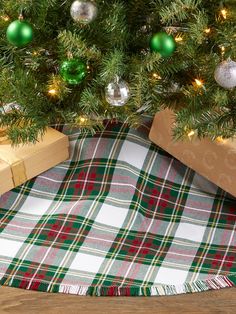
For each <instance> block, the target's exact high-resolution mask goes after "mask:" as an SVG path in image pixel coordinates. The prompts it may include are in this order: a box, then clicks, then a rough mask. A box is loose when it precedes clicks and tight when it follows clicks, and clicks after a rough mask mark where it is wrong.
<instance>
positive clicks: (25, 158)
mask: <svg viewBox="0 0 236 314" xmlns="http://www.w3.org/2000/svg"><path fill="white" fill-rule="evenodd" d="M68 158H69V140H68V137H67V136H66V135H64V134H62V133H60V132H58V131H56V130H54V129H52V128H48V129H47V131H46V133H45V134H44V136H43V137H42V138H40V139H39V140H38V142H37V143H36V144H27V145H19V146H16V147H12V146H11V143H9V141H6V140H5V139H4V138H3V137H2V138H1V139H0V195H1V194H3V193H5V192H8V191H10V190H11V189H13V188H15V187H17V186H19V185H21V184H23V183H25V182H26V181H27V180H29V179H32V178H34V177H36V176H37V175H39V174H40V173H42V172H44V171H46V170H48V169H50V168H52V167H54V166H56V165H57V164H59V163H61V162H63V161H65V160H66V159H68Z"/></svg>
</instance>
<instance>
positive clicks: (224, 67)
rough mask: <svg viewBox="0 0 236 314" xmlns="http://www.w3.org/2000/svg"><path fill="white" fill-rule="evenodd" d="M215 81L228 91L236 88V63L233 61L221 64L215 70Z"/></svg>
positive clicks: (229, 60)
mask: <svg viewBox="0 0 236 314" xmlns="http://www.w3.org/2000/svg"><path fill="white" fill-rule="evenodd" d="M215 80H216V82H217V83H218V84H219V85H220V86H221V87H224V88H226V89H231V88H234V87H236V62H234V61H232V60H231V59H228V60H226V61H223V62H221V63H220V64H219V65H218V66H217V68H216V70H215Z"/></svg>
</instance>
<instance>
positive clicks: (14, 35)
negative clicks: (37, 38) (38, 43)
mask: <svg viewBox="0 0 236 314" xmlns="http://www.w3.org/2000/svg"><path fill="white" fill-rule="evenodd" d="M7 40H8V41H9V42H10V43H11V44H12V45H14V46H16V47H24V46H26V45H27V44H29V43H31V41H32V40H33V29H32V27H31V25H30V24H29V23H27V22H24V21H20V20H16V21H14V22H12V23H11V24H10V25H9V26H8V28H7Z"/></svg>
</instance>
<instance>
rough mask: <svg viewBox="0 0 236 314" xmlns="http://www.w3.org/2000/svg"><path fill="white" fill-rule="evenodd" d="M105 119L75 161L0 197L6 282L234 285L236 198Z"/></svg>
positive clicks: (1, 274) (53, 288)
mask: <svg viewBox="0 0 236 314" xmlns="http://www.w3.org/2000/svg"><path fill="white" fill-rule="evenodd" d="M149 124H150V122H149V123H147V124H145V125H143V126H142V127H141V128H140V129H139V130H133V129H129V128H128V127H127V125H125V124H117V123H108V122H107V123H106V128H105V130H104V131H102V132H98V133H96V135H95V136H92V135H91V134H89V133H87V134H84V133H80V131H79V130H78V129H74V130H73V132H71V131H70V130H69V129H67V128H66V127H64V128H63V132H64V133H65V134H68V135H69V136H70V150H71V151H70V153H71V154H70V156H71V159H70V160H69V161H66V162H64V163H62V164H60V165H58V166H57V167H55V168H53V169H51V170H49V171H47V172H45V173H43V174H41V175H40V176H38V177H37V178H35V179H33V180H30V181H28V182H27V183H25V184H24V185H22V186H21V187H18V188H16V189H14V190H12V191H11V192H9V193H6V194H5V195H2V196H1V197H0V284H1V285H8V286H13V287H19V288H24V289H33V290H39V291H48V292H64V293H71V294H79V295H98V296H100V295H145V296H149V295H172V294H178V293H186V292H197V291H205V290H209V289H219V288H223V287H230V286H233V285H235V284H236V248H235V247H236V233H235V223H236V200H235V199H234V198H233V197H232V196H230V195H228V194H226V193H225V192H224V191H222V190H221V189H219V188H218V187H217V186H215V185H214V184H213V183H210V182H209V181H207V180H206V179H204V178H203V177H201V176H200V175H198V174H197V173H195V172H194V171H192V170H190V169H189V168H187V167H186V166H184V165H183V164H181V163H180V162H179V161H177V160H176V159H174V158H173V157H171V156H170V155H168V154H167V153H166V152H164V151H163V150H161V149H160V148H158V147H157V146H155V145H154V144H152V143H150V141H149V140H148V133H149Z"/></svg>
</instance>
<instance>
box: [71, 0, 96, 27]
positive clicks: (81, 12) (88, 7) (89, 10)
mask: <svg viewBox="0 0 236 314" xmlns="http://www.w3.org/2000/svg"><path fill="white" fill-rule="evenodd" d="M70 14H71V17H72V18H73V20H74V21H75V22H79V23H83V24H89V23H91V22H92V21H93V20H95V18H96V17H97V14H98V9H97V6H96V4H95V3H93V2H91V1H86V0H84V1H83V0H80V1H79V0H76V1H74V2H73V3H72V5H71V8H70Z"/></svg>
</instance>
